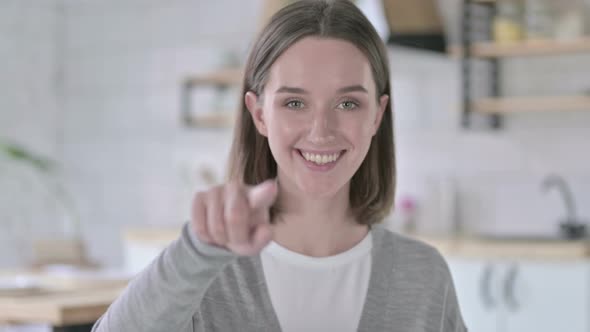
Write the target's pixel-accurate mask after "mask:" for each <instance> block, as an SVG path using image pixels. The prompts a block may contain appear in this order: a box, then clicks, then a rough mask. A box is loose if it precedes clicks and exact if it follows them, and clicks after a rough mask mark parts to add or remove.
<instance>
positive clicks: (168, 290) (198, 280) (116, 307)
mask: <svg viewBox="0 0 590 332" xmlns="http://www.w3.org/2000/svg"><path fill="white" fill-rule="evenodd" d="M235 258H237V255H235V254H233V253H231V252H229V251H227V250H225V249H221V248H219V247H214V246H211V245H208V244H205V243H203V242H200V241H199V240H198V238H197V236H196V234H195V233H194V231H193V230H192V228H191V226H190V223H186V224H185V225H184V227H183V229H182V234H181V236H180V237H179V238H178V239H177V240H176V241H174V242H173V243H172V244H170V245H169V246H168V247H167V248H166V249H165V250H164V251H163V252H162V253H161V254H160V255H159V256H158V258H156V259H155V260H154V261H153V262H152V263H151V264H150V265H149V266H148V267H147V268H146V269H145V270H143V271H142V272H141V273H140V274H138V275H137V276H136V277H135V278H134V279H133V280H132V281H131V282H130V283H129V285H128V287H127V288H126V289H125V290H124V291H123V293H122V294H121V295H120V296H119V298H118V299H117V300H115V301H114V302H113V303H112V304H111V306H110V307H109V309H108V310H107V312H106V313H105V314H104V315H103V316H102V317H101V318H100V319H99V320H98V321H97V322H96V323H95V325H94V327H93V329H92V331H93V332H130V331H142V332H150V331H153V332H156V331H187V332H188V331H193V327H192V324H193V323H192V316H193V315H194V313H195V312H196V311H197V310H198V308H199V306H200V303H201V300H202V299H203V296H204V294H205V293H206V291H207V289H208V287H209V285H210V284H211V283H212V282H213V281H214V280H215V278H216V277H217V275H218V274H219V273H220V272H221V271H222V270H223V268H224V267H225V266H227V265H228V264H229V263H230V262H232V261H233V260H234V259H235Z"/></svg>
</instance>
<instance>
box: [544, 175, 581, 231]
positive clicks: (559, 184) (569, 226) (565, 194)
mask: <svg viewBox="0 0 590 332" xmlns="http://www.w3.org/2000/svg"><path fill="white" fill-rule="evenodd" d="M541 187H542V189H543V191H545V192H547V191H549V190H550V189H552V188H555V189H556V190H558V191H559V193H560V195H561V198H562V199H563V203H564V205H565V209H566V218H565V220H564V221H562V222H561V224H560V229H561V232H562V233H563V235H565V237H566V238H568V239H579V238H582V237H585V236H586V225H585V224H584V223H583V222H582V221H581V220H579V219H578V217H577V211H576V202H575V201H574V197H573V195H572V191H571V189H570V186H569V185H568V183H567V182H566V181H565V179H564V178H563V177H561V176H559V175H556V174H553V175H549V176H547V177H545V178H544V179H543V182H542V184H541Z"/></svg>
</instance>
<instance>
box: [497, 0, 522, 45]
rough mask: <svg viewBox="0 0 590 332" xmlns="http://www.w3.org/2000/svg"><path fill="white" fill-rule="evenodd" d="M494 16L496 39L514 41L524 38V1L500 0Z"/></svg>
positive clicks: (503, 41) (502, 41)
mask: <svg viewBox="0 0 590 332" xmlns="http://www.w3.org/2000/svg"><path fill="white" fill-rule="evenodd" d="M497 6H498V9H497V14H496V16H495V17H494V22H493V25H494V26H493V29H494V32H493V34H494V41H495V42H497V43H500V44H504V43H514V42H518V41H521V40H522V39H523V38H524V28H523V24H522V23H523V22H522V21H523V3H522V1H518V0H500V1H499V2H498V5H497Z"/></svg>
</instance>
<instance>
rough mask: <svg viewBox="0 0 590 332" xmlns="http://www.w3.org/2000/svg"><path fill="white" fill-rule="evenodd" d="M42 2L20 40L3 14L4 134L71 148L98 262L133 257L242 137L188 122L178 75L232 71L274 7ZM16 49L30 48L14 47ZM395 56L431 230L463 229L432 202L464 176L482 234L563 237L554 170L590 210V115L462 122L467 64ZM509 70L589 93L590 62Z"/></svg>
mask: <svg viewBox="0 0 590 332" xmlns="http://www.w3.org/2000/svg"><path fill="white" fill-rule="evenodd" d="M33 3H35V4H38V2H33V1H32V0H30V1H25V2H18V1H9V2H6V1H5V2H3V3H2V4H3V5H4V6H5V7H6V6H8V7H10V8H11V9H10V10H12V11H13V13H14V11H18V13H21V12H27V13H29V14H28V15H29V16H26V17H31V19H30V21H28V24H25V23H22V22H21V20H16V19H15V18H14V17H16V15H11V14H10V13H9V14H5V12H6V11H4V10H2V11H0V15H6V17H7V18H12V22H13V23H12V24H13V25H14V24H17V23H18V24H21V25H23V28H22V29H21V30H22V32H18V33H16V34H15V33H14V32H13V30H14V28H13V25H10V24H6V23H5V22H7V21H6V20H4V19H2V20H0V34H1V35H2V36H4V35H7V36H9V38H8V39H7V38H2V39H1V41H0V54H2V57H3V59H4V58H6V59H7V60H6V61H3V62H2V64H0V66H3V68H4V67H6V68H9V69H10V73H11V74H10V77H11V80H7V79H5V78H4V77H5V76H3V77H0V84H1V85H2V87H8V86H12V87H13V88H11V89H8V90H5V89H3V91H8V92H7V93H9V98H8V99H6V98H2V100H0V103H1V105H2V110H4V109H10V110H11V111H10V112H8V113H6V112H4V111H3V112H2V115H1V119H2V121H1V123H0V128H2V132H5V131H4V130H7V132H9V133H13V134H14V135H19V136H18V137H22V138H23V139H25V140H33V141H34V142H36V144H38V145H39V146H40V149H42V150H44V151H50V152H55V151H59V157H60V158H61V159H63V161H64V163H65V165H66V170H67V174H68V180H69V181H68V183H69V185H70V187H71V191H72V193H73V194H75V195H76V197H77V199H76V202H77V206H78V208H79V210H80V213H81V215H82V220H83V235H84V237H85V238H86V239H87V241H88V246H89V250H90V254H91V256H92V257H93V258H94V259H96V260H98V261H100V262H102V263H105V264H109V265H117V264H121V263H122V259H123V258H122V246H121V242H120V237H119V234H120V231H121V228H122V227H125V226H128V225H177V224H179V223H181V222H182V221H183V220H185V218H186V217H187V216H188V210H189V203H190V198H191V196H192V193H193V192H194V191H195V190H197V189H199V188H203V187H204V184H203V183H202V181H201V182H199V180H198V178H197V177H196V176H195V175H194V174H195V170H196V169H197V168H199V167H200V166H201V165H209V166H211V167H214V168H215V171H216V172H217V173H218V175H219V176H221V175H222V174H223V169H224V166H223V165H224V163H225V160H226V154H227V150H228V148H229V142H230V139H231V137H230V136H231V133H230V132H229V131H227V130H226V131H224V130H218V131H216V130H200V131H198V130H186V129H184V128H182V126H181V125H180V123H179V115H180V109H179V107H180V106H179V91H180V90H179V87H180V86H179V81H180V80H181V79H182V78H183V77H184V76H185V75H187V74H192V73H200V72H205V71H208V70H211V69H214V68H217V67H219V66H221V65H223V64H224V63H225V62H227V61H228V60H227V58H228V54H235V55H237V56H238V57H239V58H241V59H243V58H244V56H245V52H246V49H247V47H248V44H249V43H250V41H251V39H252V36H253V34H254V32H255V30H256V24H257V22H256V15H257V13H258V11H259V7H260V4H261V1H260V0H257V1H238V0H222V1H203V0H201V1H198V0H172V1H166V2H162V1H156V0H148V1H143V0H125V1H120V0H106V1H96V0H82V1H80V0H62V1H61V2H60V4H61V5H63V6H64V7H63V11H61V10H57V11H56V10H55V8H56V7H54V6H45V5H44V6H40V5H36V6H32V5H31V4H33ZM229 5H231V6H232V7H234V8H235V10H231V11H230V10H226V6H229ZM31 6H32V8H31ZM236 7H238V8H236ZM2 8H4V7H2ZM57 8H59V7H57ZM46 9H47V10H46ZM33 12H34V14H33ZM56 13H58V14H56ZM37 15H38V16H37ZM55 15H60V16H59V20H58V22H61V23H59V24H61V25H62V26H60V25H59V24H58V23H55V17H56V16H55ZM2 17H4V16H2ZM37 17H41V18H40V19H37ZM8 22H10V20H9V21H8ZM38 26H42V28H41V29H39V28H37V29H36V28H34V27H38ZM21 30H19V31H21ZM56 30H57V31H61V34H59V33H58V34H57V35H58V37H55V35H54V34H53V33H54V32H55V31H56ZM51 38H53V40H55V39H56V38H57V42H55V43H54V42H50V41H48V40H52V39H51ZM31 40H32V41H33V42H31ZM35 41H36V42H35ZM13 44H22V45H24V46H22V47H23V48H22V49H21V51H19V52H16V51H15V48H14V47H13V46H12V45H13ZM32 45H35V46H34V47H35V52H33V51H32V47H33V46H32ZM40 45H41V46H40ZM55 45H60V46H59V47H57V46H55ZM39 47H43V48H44V49H45V50H46V52H44V53H43V54H46V55H47V56H39V52H37V48H39ZM56 48H57V49H56ZM56 54H63V57H60V58H56ZM5 55H6V56H5ZM391 61H392V68H393V74H394V76H393V77H394V103H395V112H396V128H397V132H396V136H397V137H396V142H397V148H398V154H397V155H398V162H399V176H400V177H399V190H398V192H399V193H400V194H401V195H403V194H406V193H410V194H415V195H416V196H418V198H419V199H421V202H420V204H421V207H422V212H421V227H422V228H424V229H428V230H441V229H447V228H448V227H449V226H448V224H444V223H443V222H441V221H440V220H438V215H437V213H438V212H436V211H437V210H435V209H433V206H435V205H436V199H434V198H435V197H436V195H435V194H434V193H435V190H439V191H440V192H444V190H445V189H444V188H443V187H444V186H443V184H444V183H450V182H452V183H454V184H455V185H454V186H455V187H456V190H457V191H458V192H459V194H460V195H461V197H460V198H461V199H460V201H461V207H460V217H461V219H462V220H464V221H465V222H466V223H468V224H469V227H470V228H471V229H484V230H488V231H505V230H506V229H509V230H512V231H515V232H523V231H527V232H549V231H551V230H553V229H554V223H555V222H556V221H557V219H558V218H559V216H560V215H562V210H561V205H560V203H559V201H558V199H557V197H556V196H555V195H554V194H551V195H543V194H541V193H540V191H539V188H538V186H539V183H540V179H541V178H542V177H543V176H544V175H545V174H547V173H549V172H559V173H561V174H564V175H565V176H566V177H567V179H568V180H570V181H571V184H572V187H573V190H574V192H575V194H576V198H577V200H578V205H579V206H580V213H581V214H583V215H585V216H587V217H590V210H589V209H588V206H590V204H589V203H590V171H589V170H590V156H589V155H588V153H587V151H588V148H587V146H588V143H590V130H588V129H589V126H590V112H572V113H565V112H563V113H554V114H552V113H546V114H522V115H514V116H510V117H507V119H506V128H505V129H503V130H500V131H485V130H484V131H464V130H461V129H459V123H460V120H459V106H460V104H459V103H460V84H459V80H458V73H459V68H458V63H457V62H456V61H454V60H450V59H448V58H446V57H442V56H438V55H431V54H420V53H416V52H410V51H407V50H403V49H397V48H394V49H392V50H391ZM9 63H10V65H8V64H9ZM56 63H57V64H59V65H57V68H56ZM31 64H32V66H33V68H34V69H31ZM505 68H506V70H507V71H510V72H511V73H510V74H507V76H509V77H507V81H506V84H505V86H506V93H507V94H514V95H519V94H528V93H546V94H550V93H553V92H555V93H579V92H580V91H584V90H588V89H589V88H590V81H589V80H590V76H589V75H585V74H584V71H585V70H586V71H588V70H590V61H589V60H588V57H587V56H586V55H572V56H568V57H563V58H560V57H557V58H553V59H551V58H549V59H534V60H531V61H524V60H512V61H510V62H507V63H506V65H505ZM30 71H34V72H35V73H37V74H38V75H40V77H41V79H39V77H37V78H36V79H34V80H33V79H31V78H30V76H29V75H28V74H29V73H30ZM55 73H58V74H59V73H63V79H64V81H63V84H61V85H60V84H58V85H57V86H56V85H55V84H53V83H54V81H53V80H55V77H54V76H52V75H55ZM57 77H58V78H59V77H61V76H60V75H57ZM14 78H16V80H15V79H14ZM60 88H61V89H63V90H59V89H60ZM56 89H57V90H56ZM31 95H33V96H35V98H29V97H30V96H31ZM62 95H63V96H64V98H63V100H62V99H60V96H62ZM196 105H197V107H199V108H203V109H207V107H208V106H209V105H210V104H209V102H206V101H204V99H203V100H200V102H198V103H196ZM13 110H14V111H13ZM17 110H18V111H17ZM40 110H41V111H40ZM5 113H6V114H5ZM32 119H35V120H36V119H43V121H39V122H37V121H35V122H33V121H32ZM17 128H24V130H20V129H17ZM56 131H57V133H58V134H59V136H58V138H59V139H58V140H57V142H58V143H57V144H58V145H57V146H56V139H55V134H56ZM32 137H36V138H32ZM44 145H47V146H44ZM2 258H4V256H0V259H2ZM0 263H1V262H0Z"/></svg>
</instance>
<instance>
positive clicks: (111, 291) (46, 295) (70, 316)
mask: <svg viewBox="0 0 590 332" xmlns="http://www.w3.org/2000/svg"><path fill="white" fill-rule="evenodd" d="M23 278H25V279H28V280H34V283H33V284H34V285H40V286H31V287H23V288H22V289H21V288H19V289H16V290H17V291H16V292H15V291H7V290H6V289H0V324H2V323H8V324H10V323H26V324H30V323H39V324H49V325H52V326H71V325H78V324H91V323H94V322H95V321H96V320H97V319H98V318H99V317H100V316H101V315H102V314H103V313H104V312H105V311H106V310H107V309H108V307H109V305H110V304H111V303H112V302H113V301H114V300H115V299H116V298H117V296H118V295H119V294H120V293H121V292H122V290H123V289H124V288H125V286H126V285H127V283H128V279H122V278H120V279H113V278H105V279H101V278H100V277H92V278H89V277H88V276H85V277H74V276H67V277H66V276H56V275H47V274H45V273H42V272H38V271H28V270H12V271H9V270H3V271H0V279H1V280H3V281H4V283H5V282H6V280H11V279H12V280H17V279H21V280H22V279H23ZM29 283H30V282H29Z"/></svg>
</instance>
